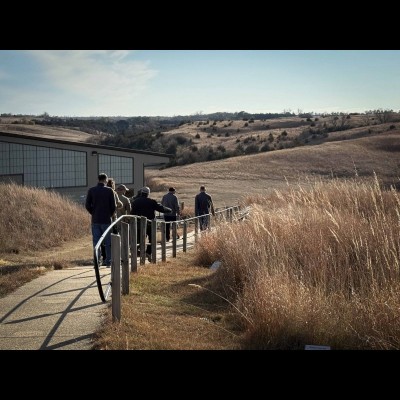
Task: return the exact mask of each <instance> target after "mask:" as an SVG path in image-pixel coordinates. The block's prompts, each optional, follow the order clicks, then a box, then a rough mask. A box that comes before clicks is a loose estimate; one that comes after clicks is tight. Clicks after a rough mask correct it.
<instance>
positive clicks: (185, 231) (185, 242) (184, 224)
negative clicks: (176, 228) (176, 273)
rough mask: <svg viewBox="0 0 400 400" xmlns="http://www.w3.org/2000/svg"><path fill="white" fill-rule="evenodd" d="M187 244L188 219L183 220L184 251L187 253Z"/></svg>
mask: <svg viewBox="0 0 400 400" xmlns="http://www.w3.org/2000/svg"><path fill="white" fill-rule="evenodd" d="M186 246H187V221H186V220H185V221H183V252H184V253H186V248H187V247H186Z"/></svg>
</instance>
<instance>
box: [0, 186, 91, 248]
mask: <svg viewBox="0 0 400 400" xmlns="http://www.w3.org/2000/svg"><path fill="white" fill-rule="evenodd" d="M0 204H1V207H0V221H1V224H0V243H1V246H0V253H21V252H29V251H31V250H43V249H48V248H51V247H56V246H59V245H60V244H62V243H64V242H66V241H69V240H72V239H77V238H80V237H83V236H86V235H87V234H88V232H90V215H89V213H88V212H87V211H86V210H85V209H84V207H82V206H81V205H79V204H77V203H75V202H73V201H72V200H70V199H68V198H66V197H63V196H61V195H60V194H58V193H55V192H51V191H47V190H44V189H38V188H31V187H24V186H20V185H16V184H0Z"/></svg>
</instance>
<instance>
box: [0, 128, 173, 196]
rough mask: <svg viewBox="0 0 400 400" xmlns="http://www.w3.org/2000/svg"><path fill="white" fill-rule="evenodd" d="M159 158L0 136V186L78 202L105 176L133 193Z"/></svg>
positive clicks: (157, 155)
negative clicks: (33, 189)
mask: <svg viewBox="0 0 400 400" xmlns="http://www.w3.org/2000/svg"><path fill="white" fill-rule="evenodd" d="M171 157H172V156H171V155H169V154H164V153H154V152H149V151H140V150H131V149H123V148H118V147H111V146H99V145H94V144H87V143H81V142H79V143H78V142H71V141H67V140H58V139H48V138H45V137H36V136H32V135H26V134H17V133H10V132H0V182H15V183H18V184H21V185H24V186H33V187H40V188H46V189H51V190H54V191H57V192H59V193H60V194H63V195H67V196H69V197H71V198H72V199H74V200H76V201H80V202H81V201H82V199H83V198H84V197H85V196H86V193H87V191H88V189H89V188H90V187H92V186H95V185H96V184H97V177H98V175H99V173H101V172H105V173H106V174H107V175H108V176H109V177H112V178H114V180H115V182H116V184H117V185H118V184H121V183H122V184H124V185H126V186H127V187H128V188H129V189H130V190H133V191H134V193H136V192H137V191H138V190H139V189H140V188H141V187H142V186H145V184H146V182H145V168H146V167H156V166H160V167H161V166H162V165H165V164H167V163H168V162H169V160H170V158H171Z"/></svg>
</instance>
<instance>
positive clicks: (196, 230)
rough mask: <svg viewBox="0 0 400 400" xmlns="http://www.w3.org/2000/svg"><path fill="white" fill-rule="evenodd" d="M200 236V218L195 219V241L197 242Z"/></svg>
mask: <svg viewBox="0 0 400 400" xmlns="http://www.w3.org/2000/svg"><path fill="white" fill-rule="evenodd" d="M198 235H199V217H196V218H195V219H194V241H195V242H197V240H198Z"/></svg>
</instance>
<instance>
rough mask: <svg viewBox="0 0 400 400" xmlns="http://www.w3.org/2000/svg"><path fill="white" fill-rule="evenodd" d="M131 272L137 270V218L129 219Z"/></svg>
mask: <svg viewBox="0 0 400 400" xmlns="http://www.w3.org/2000/svg"><path fill="white" fill-rule="evenodd" d="M129 238H130V243H131V272H137V218H136V217H135V218H131V221H130V234H129Z"/></svg>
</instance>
